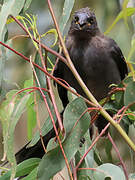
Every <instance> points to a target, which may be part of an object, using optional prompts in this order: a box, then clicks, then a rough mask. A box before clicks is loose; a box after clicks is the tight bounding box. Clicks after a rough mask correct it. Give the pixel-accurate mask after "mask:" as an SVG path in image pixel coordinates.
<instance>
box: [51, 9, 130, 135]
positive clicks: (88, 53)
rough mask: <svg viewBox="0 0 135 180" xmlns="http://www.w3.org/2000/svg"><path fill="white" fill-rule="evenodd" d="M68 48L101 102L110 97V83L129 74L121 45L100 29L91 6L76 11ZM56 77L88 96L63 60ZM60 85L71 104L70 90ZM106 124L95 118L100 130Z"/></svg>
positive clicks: (78, 69)
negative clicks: (69, 98)
mask: <svg viewBox="0 0 135 180" xmlns="http://www.w3.org/2000/svg"><path fill="white" fill-rule="evenodd" d="M66 47H67V50H68V52H69V55H70V58H71V60H72V62H73V64H74V66H75V68H76V70H77V71H78V73H79V75H80V76H81V78H82V80H83V81H84V83H85V84H86V86H87V87H88V89H89V90H90V91H91V92H92V94H93V95H94V97H95V98H96V99H97V100H98V101H100V100H101V99H103V98H105V97H106V96H107V94H108V92H109V91H110V88H109V86H110V85H111V84H119V83H120V82H121V80H123V79H124V78H125V75H126V74H127V73H128V70H127V65H126V62H125V59H124V56H123V54H122V52H121V50H120V48H119V47H118V45H117V44H116V42H115V41H114V40H113V39H111V38H109V37H107V36H104V34H103V33H101V32H100V30H99V28H98V25H97V20H96V16H95V14H94V12H92V11H90V9H89V8H88V7H87V8H83V9H80V10H78V11H76V12H75V14H74V17H73V20H72V23H71V27H70V29H69V32H68V35H67V38H66ZM54 76H56V77H58V78H61V79H64V80H65V81H66V82H67V83H68V84H69V85H70V86H71V87H73V88H74V89H75V90H76V91H77V92H78V93H79V94H81V95H82V96H84V97H86V95H85V93H84V92H83V90H82V88H81V87H80V85H79V84H78V82H77V80H76V79H75V77H74V76H73V74H72V72H71V71H70V69H69V68H68V67H67V66H66V65H65V64H64V63H63V62H62V61H59V62H58V64H57V67H56V69H55V71H54ZM57 86H58V92H59V96H60V99H61V101H62V103H63V106H64V108H65V107H66V105H67V104H68V97H67V90H66V89H65V88H63V87H62V86H60V85H59V84H58V85H57ZM86 98H87V97H86ZM106 124H107V121H106V120H105V119H104V118H103V117H102V116H101V115H100V116H99V117H98V119H97V120H96V125H97V127H98V130H99V132H101V130H102V129H103V128H104V127H105V125H106Z"/></svg>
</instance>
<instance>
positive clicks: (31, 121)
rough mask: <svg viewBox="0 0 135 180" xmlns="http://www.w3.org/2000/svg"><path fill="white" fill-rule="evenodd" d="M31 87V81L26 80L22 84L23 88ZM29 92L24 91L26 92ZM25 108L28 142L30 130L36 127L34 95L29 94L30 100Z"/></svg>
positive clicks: (30, 134) (30, 137)
mask: <svg viewBox="0 0 135 180" xmlns="http://www.w3.org/2000/svg"><path fill="white" fill-rule="evenodd" d="M29 87H33V79H29V80H26V81H25V82H24V88H29ZM27 91H29V90H26V91H25V92H27ZM26 107H27V135H28V140H29V141H30V140H31V139H32V130H33V128H34V127H35V125H36V112H35V109H34V107H35V106H34V95H33V94H31V95H30V98H29V100H28V102H27V104H26Z"/></svg>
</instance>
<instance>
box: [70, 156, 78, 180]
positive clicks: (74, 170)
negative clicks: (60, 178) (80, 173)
mask: <svg viewBox="0 0 135 180" xmlns="http://www.w3.org/2000/svg"><path fill="white" fill-rule="evenodd" d="M70 164H71V167H72V172H73V177H74V180H77V173H76V168H75V166H74V161H73V159H71V161H70Z"/></svg>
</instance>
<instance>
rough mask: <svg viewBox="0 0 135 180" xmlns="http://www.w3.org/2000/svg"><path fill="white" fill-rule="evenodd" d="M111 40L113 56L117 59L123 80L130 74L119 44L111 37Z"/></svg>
mask: <svg viewBox="0 0 135 180" xmlns="http://www.w3.org/2000/svg"><path fill="white" fill-rule="evenodd" d="M110 41H111V43H110V45H111V48H110V49H111V56H112V57H113V59H114V60H115V62H116V64H117V67H118V69H119V72H120V76H121V80H123V79H124V78H125V76H126V75H127V74H128V69H127V64H126V61H125V58H124V56H123V54H122V51H121V49H120V48H119V46H118V45H117V44H116V42H115V41H114V40H112V39H110Z"/></svg>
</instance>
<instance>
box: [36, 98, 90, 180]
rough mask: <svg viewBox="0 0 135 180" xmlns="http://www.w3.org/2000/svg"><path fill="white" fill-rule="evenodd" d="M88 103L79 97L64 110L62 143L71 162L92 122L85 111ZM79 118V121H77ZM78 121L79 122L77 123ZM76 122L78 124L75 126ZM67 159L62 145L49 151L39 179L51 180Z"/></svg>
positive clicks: (43, 162) (41, 164)
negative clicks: (63, 136)
mask: <svg viewBox="0 0 135 180" xmlns="http://www.w3.org/2000/svg"><path fill="white" fill-rule="evenodd" d="M86 109H87V106H86V104H85V103H84V101H83V100H82V99H81V98H77V99H75V100H74V101H72V102H71V103H69V104H68V105H67V107H66V109H65V112H64V127H65V133H66V138H65V140H64V142H63V143H62V146H63V149H64V152H65V154H66V157H67V159H68V162H70V160H71V158H73V156H74V155H75V153H76V152H77V151H78V149H79V144H80V138H81V137H82V136H83V135H84V134H85V133H86V131H87V130H88V128H89V124H90V115H89V113H85V114H84V115H83V116H82V113H84V112H85V111H86ZM77 120H78V121H77ZM77 122H78V123H77ZM75 124H76V126H75ZM64 166H65V160H64V157H63V154H62V152H61V149H60V147H59V146H58V147H57V148H55V149H53V150H51V151H49V152H48V153H47V154H45V156H44V157H43V159H42V160H41V163H40V165H39V171H38V179H39V180H44V179H46V180H49V179H50V178H51V177H52V176H53V175H55V174H56V173H57V172H59V171H60V170H61V169H63V168H64Z"/></svg>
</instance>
